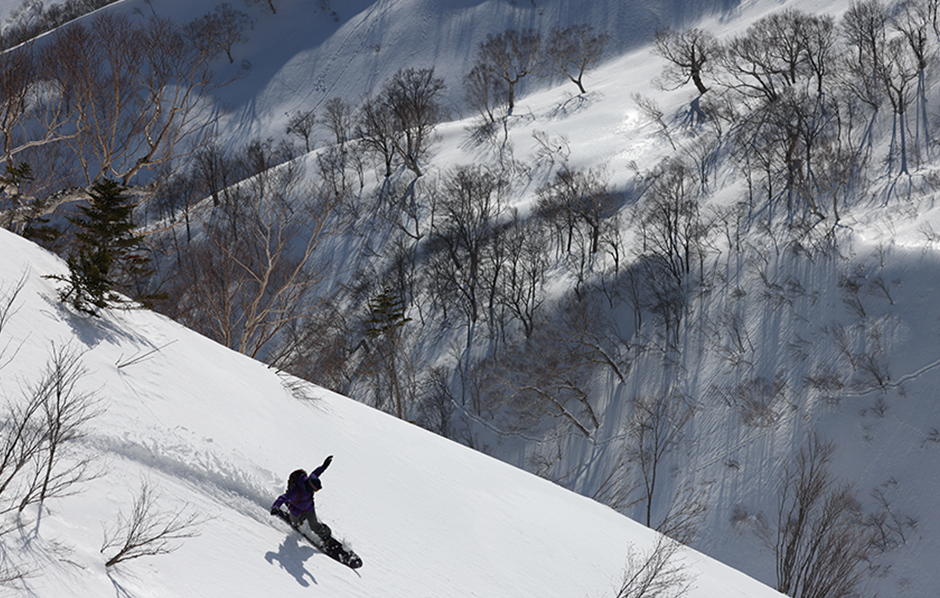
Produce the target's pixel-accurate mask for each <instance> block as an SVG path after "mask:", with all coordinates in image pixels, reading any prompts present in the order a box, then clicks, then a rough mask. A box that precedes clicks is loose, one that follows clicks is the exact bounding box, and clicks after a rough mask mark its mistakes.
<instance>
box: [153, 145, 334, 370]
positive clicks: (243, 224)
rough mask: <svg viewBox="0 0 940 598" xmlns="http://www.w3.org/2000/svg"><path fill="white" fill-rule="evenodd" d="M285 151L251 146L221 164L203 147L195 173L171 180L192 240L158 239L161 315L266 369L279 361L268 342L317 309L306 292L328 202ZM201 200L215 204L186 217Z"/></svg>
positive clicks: (314, 279)
mask: <svg viewBox="0 0 940 598" xmlns="http://www.w3.org/2000/svg"><path fill="white" fill-rule="evenodd" d="M289 152H290V149H289V148H288V147H286V146H283V145H281V146H274V145H273V144H270V143H265V142H256V143H252V144H250V145H249V146H248V147H247V148H245V149H244V150H243V151H242V152H241V153H240V154H239V155H237V156H234V157H232V158H228V157H226V156H224V155H223V154H221V153H219V152H218V150H217V148H214V147H212V146H210V147H207V148H205V149H204V152H203V154H201V156H200V159H199V162H198V163H199V164H201V165H202V166H203V168H202V169H200V170H198V171H197V172H195V173H193V176H192V178H189V179H187V180H186V181H180V183H181V184H180V186H179V193H178V194H177V197H175V198H174V201H173V203H174V204H175V205H177V206H178V208H179V209H182V210H184V211H185V213H186V216H185V217H186V218H187V221H188V222H189V226H190V229H195V230H196V231H198V234H196V233H192V234H189V235H188V234H186V231H183V230H179V231H176V230H174V231H171V234H170V235H168V236H166V237H165V238H164V240H163V242H164V243H165V244H167V251H168V252H169V253H170V254H171V255H175V256H176V257H175V258H174V259H173V260H172V261H171V262H170V263H168V264H166V267H165V268H164V272H163V276H164V277H165V278H166V283H165V284H166V291H167V294H168V298H167V300H166V302H164V304H163V305H162V307H161V309H162V310H163V311H165V312H166V313H168V314H169V315H171V316H172V317H174V318H175V319H177V320H179V321H180V322H183V323H184V324H186V325H187V326H189V327H190V328H193V329H194V330H197V331H199V332H201V333H202V334H204V335H206V336H208V337H209V338H212V339H215V340H217V341H218V342H220V343H222V344H224V345H226V346H228V347H230V348H232V349H235V350H237V351H239V352H241V353H244V354H246V355H249V356H252V357H257V358H259V359H260V358H264V359H265V360H267V361H268V362H269V363H276V362H277V361H278V355H279V354H278V353H275V352H273V350H272V349H271V347H272V346H274V345H276V344H277V343H273V342H272V341H275V340H276V339H280V337H282V336H283V335H284V334H286V333H287V332H288V331H289V330H290V329H291V327H292V326H294V325H296V324H297V323H298V322H301V321H303V320H305V319H307V318H308V317H309V316H310V315H311V314H313V313H316V312H317V310H318V307H319V305H318V301H319V300H318V296H317V295H316V293H315V292H314V291H315V289H316V286H317V284H318V283H320V282H321V281H322V280H323V278H324V273H323V272H324V269H325V268H326V267H327V264H325V263H323V262H322V261H317V259H315V256H316V251H317V248H318V247H319V246H320V244H321V243H322V241H323V239H324V238H326V236H327V235H328V234H329V233H330V230H329V229H328V227H327V222H328V220H329V218H330V216H331V214H332V212H333V210H334V208H335V206H336V203H337V197H336V196H335V195H334V194H333V193H331V191H330V190H329V189H328V188H326V187H325V186H314V185H312V184H309V183H307V182H306V181H305V178H304V172H303V169H302V167H301V166H300V163H299V162H297V161H295V160H292V159H289V156H290V153H289ZM216 177H219V178H216ZM213 190H214V191H213ZM207 191H208V193H207ZM206 195H211V196H212V197H214V198H215V199H216V201H217V205H215V206H213V207H212V208H211V209H209V208H208V206H204V207H202V208H201V209H198V210H193V209H192V206H193V204H195V203H196V202H198V201H199V200H201V199H202V197H205V196H206ZM194 237H196V238H194ZM281 357H282V358H286V356H283V355H282V356H281Z"/></svg>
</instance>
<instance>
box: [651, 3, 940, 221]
mask: <svg viewBox="0 0 940 598" xmlns="http://www.w3.org/2000/svg"><path fill="white" fill-rule="evenodd" d="M936 15H937V3H936V2H935V1H934V0H905V1H902V2H898V3H897V4H896V5H892V6H888V5H887V4H885V3H883V2H881V0H857V1H855V2H852V3H851V5H850V6H849V9H848V10H847V11H846V12H845V14H844V15H843V16H842V17H841V19H840V20H839V21H838V22H836V20H835V19H834V18H833V17H831V16H829V15H811V14H806V13H803V12H800V11H798V10H796V9H785V10H782V11H778V12H775V13H772V14H770V15H768V16H766V17H764V18H762V19H760V20H759V21H757V22H756V23H754V24H753V25H751V26H750V27H749V28H748V29H747V30H746V31H745V32H744V33H743V34H740V35H738V36H736V37H734V38H733V39H730V40H728V41H724V42H723V41H719V40H717V39H715V38H714V37H713V36H712V35H711V34H709V33H708V32H705V31H702V30H699V29H692V30H688V31H684V32H676V31H668V30H666V31H661V32H660V33H659V34H658V35H657V37H656V42H655V51H656V53H657V54H659V55H660V56H662V57H664V58H665V59H666V61H667V67H666V69H665V70H664V72H663V76H662V82H663V84H664V85H665V86H666V87H670V88H672V87H678V86H681V85H684V84H686V83H688V82H690V81H691V82H693V83H694V85H695V87H696V89H697V91H698V93H699V96H700V97H699V98H697V99H696V100H695V101H694V102H693V107H694V109H695V110H696V111H698V112H699V113H700V114H701V115H702V116H706V117H707V118H709V119H712V120H725V121H727V122H728V123H730V124H731V132H732V136H731V137H732V140H733V141H734V145H735V151H736V152H737V155H738V156H740V158H741V161H742V162H744V164H745V168H744V170H745V172H746V173H747V176H748V180H749V181H753V180H754V179H757V180H758V181H759V184H760V185H761V186H763V188H764V190H765V191H766V198H767V199H768V200H769V201H770V202H771V203H772V202H774V201H775V200H776V199H778V198H781V197H783V198H785V199H786V210H787V216H788V217H789V218H791V219H792V218H794V217H800V216H803V215H806V216H810V217H811V218H812V219H815V220H816V221H818V220H820V219H831V220H832V221H833V222H838V220H839V210H840V206H841V204H842V203H844V202H845V201H846V198H847V196H848V195H849V192H850V190H851V189H853V188H855V189H857V188H858V185H859V184H861V183H862V182H863V181H862V179H861V171H862V167H863V166H864V165H866V164H867V163H868V162H869V160H870V159H871V157H872V156H871V153H872V146H873V138H872V134H873V127H874V123H875V122H876V120H877V119H878V118H879V117H880V116H881V114H882V113H883V112H884V111H883V108H884V107H889V108H890V114H891V119H892V121H891V122H892V137H891V142H890V147H889V150H888V153H887V156H885V158H886V159H885V166H886V170H887V174H888V175H889V176H898V175H902V174H903V175H908V174H910V172H911V163H912V162H913V163H914V164H919V163H921V162H922V161H923V160H924V159H925V158H926V157H927V156H928V154H929V152H930V147H931V140H932V137H931V131H930V127H929V119H928V118H927V112H926V86H927V77H928V68H927V67H928V65H929V64H930V61H931V60H932V58H933V57H934V56H936V53H937V48H938V47H940V46H938V40H940V36H938V35H937V30H938V28H937V25H936V22H937V17H936ZM706 93H707V94H708V95H707V96H705V94H706ZM911 132H913V139H909V137H910V136H911ZM752 199H753V197H752Z"/></svg>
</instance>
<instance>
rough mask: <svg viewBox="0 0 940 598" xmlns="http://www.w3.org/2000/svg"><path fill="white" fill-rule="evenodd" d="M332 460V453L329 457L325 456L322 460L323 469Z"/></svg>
mask: <svg viewBox="0 0 940 598" xmlns="http://www.w3.org/2000/svg"><path fill="white" fill-rule="evenodd" d="M332 462H333V455H330V456H329V457H327V458H326V460H324V461H323V469H326V468H327V467H329V466H330V463H332Z"/></svg>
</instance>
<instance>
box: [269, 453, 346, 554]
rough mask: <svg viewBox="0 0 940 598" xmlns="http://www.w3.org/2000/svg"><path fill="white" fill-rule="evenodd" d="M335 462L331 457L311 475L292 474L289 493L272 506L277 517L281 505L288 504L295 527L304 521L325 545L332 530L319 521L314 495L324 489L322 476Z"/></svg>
mask: <svg viewBox="0 0 940 598" xmlns="http://www.w3.org/2000/svg"><path fill="white" fill-rule="evenodd" d="M332 461H333V455H330V456H329V457H327V458H326V460H324V461H323V465H321V466H320V467H317V468H316V469H314V470H313V472H312V473H311V474H310V475H307V472H306V471H304V470H303V469H298V470H296V471H294V472H293V473H291V474H290V478H288V481H287V492H285V493H284V494H282V495H280V496H278V497H277V500H276V501H274V504H273V505H271V514H272V515H277V514H278V511H280V508H281V505H283V504H285V503H287V507H288V510H289V515H290V521H291V524H292V525H293V526H294V527H299V526H300V524H302V523H303V522H304V521H306V522H307V525H308V526H310V531H312V532H313V533H315V534H316V535H317V536H318V537H319V538H320V540H322V541H323V542H324V544H326V543H328V542H329V540H330V538H331V535H330V528H329V527H328V526H327V525H326V524H324V523H320V522H319V521H318V520H317V512H316V509H315V508H314V500H313V498H314V494H316V493H317V492H319V491H320V489H321V488H323V484H322V483H321V482H320V476H321V475H323V472H324V471H326V468H327V467H329V466H330V463H331V462H332Z"/></svg>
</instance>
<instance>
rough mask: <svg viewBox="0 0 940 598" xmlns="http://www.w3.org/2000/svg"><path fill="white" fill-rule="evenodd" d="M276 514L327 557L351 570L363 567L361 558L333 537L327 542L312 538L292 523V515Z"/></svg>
mask: <svg viewBox="0 0 940 598" xmlns="http://www.w3.org/2000/svg"><path fill="white" fill-rule="evenodd" d="M274 514H275V515H277V516H278V517H280V518H281V519H283V520H284V521H286V522H287V524H288V525H290V526H291V527H293V528H294V529H295V530H297V532H298V533H299V534H300V535H301V536H303V537H304V539H305V540H307V541H308V542H310V543H311V544H313V545H314V546H315V547H316V548H317V549H319V550H320V551H322V552H323V553H324V554H325V555H326V556H328V557H330V558H331V559H333V560H334V561H337V562H340V563H342V564H344V565H346V566H347V567H349V568H350V569H358V568H359V567H361V566H362V559H361V558H359V555H357V554H356V553H355V552H353V551H352V550H349V549H348V548H346V547H345V546H343V544H342V543H341V542H340V541H339V540H337V539H336V538H334V537H333V536H332V535H331V536H330V537H329V538H328V539H327V540H326V542H324V541H323V540H321V539H320V538H318V537H316V536H313V537H310V536H308V535H307V534H305V533H304V532H303V531H302V530H301V529H300V528H299V527H297V526H295V525H294V524H293V523H291V520H290V515H288V514H287V512H286V511H282V510H280V509H279V510H277V511H275V512H274Z"/></svg>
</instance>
